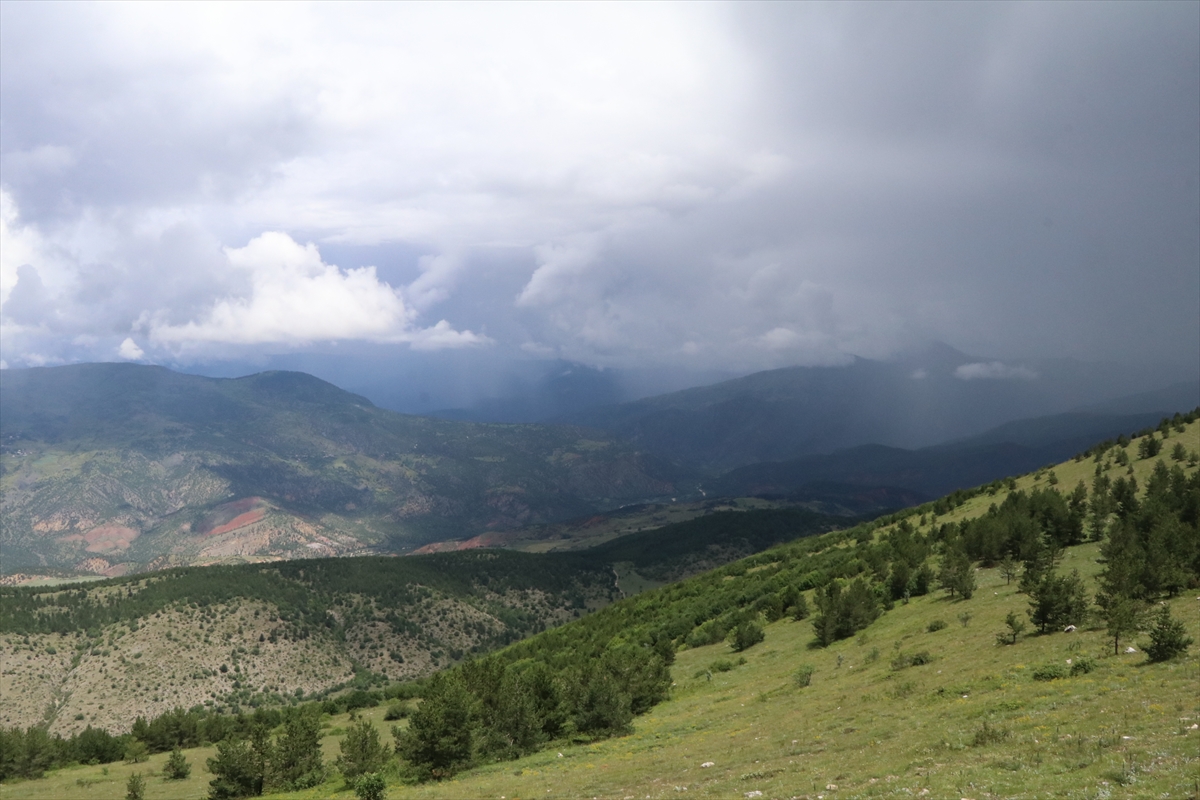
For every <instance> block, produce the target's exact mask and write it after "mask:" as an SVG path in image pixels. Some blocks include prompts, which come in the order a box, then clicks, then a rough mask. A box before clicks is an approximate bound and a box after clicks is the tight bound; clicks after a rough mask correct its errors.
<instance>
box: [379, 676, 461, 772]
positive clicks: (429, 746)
mask: <svg viewBox="0 0 1200 800" xmlns="http://www.w3.org/2000/svg"><path fill="white" fill-rule="evenodd" d="M473 703H474V700H473V698H472V697H471V694H470V693H469V692H468V691H467V690H466V687H464V686H463V684H462V680H461V678H459V677H458V676H457V675H456V674H453V673H449V674H447V673H441V672H439V673H435V674H434V676H433V677H432V678H431V679H430V681H429V684H428V686H427V687H426V690H425V696H424V698H423V699H422V701H421V705H419V706H417V710H416V711H414V712H413V714H412V716H411V717H409V720H408V728H407V730H403V731H401V730H400V728H399V727H396V728H393V729H392V730H393V733H394V734H395V735H396V752H398V753H400V754H401V756H403V757H404V759H405V760H407V761H408V762H409V763H410V764H412V765H413V767H415V768H416V769H417V771H418V773H419V774H421V775H422V776H425V777H432V778H439V779H440V778H446V777H449V776H451V775H453V774H454V773H455V772H456V771H458V770H459V769H462V768H463V767H465V766H467V765H468V764H470V763H471V761H472V759H473V758H474V754H475V727H474V724H473V719H472V717H473V714H472V705H473Z"/></svg>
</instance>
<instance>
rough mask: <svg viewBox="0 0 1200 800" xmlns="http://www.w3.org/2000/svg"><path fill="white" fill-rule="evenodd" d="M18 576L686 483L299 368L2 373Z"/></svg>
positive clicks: (368, 547) (442, 525)
mask: <svg viewBox="0 0 1200 800" xmlns="http://www.w3.org/2000/svg"><path fill="white" fill-rule="evenodd" d="M0 446H2V448H0V492H2V501H0V531H2V533H0V537H2V538H0V547H2V548H3V554H4V558H3V563H2V565H0V569H2V570H3V572H5V573H13V572H29V571H40V572H46V571H53V570H60V571H65V572H68V573H69V572H76V573H78V572H92V573H97V574H102V575H108V576H112V575H120V574H124V573H126V572H131V571H138V570H141V569H145V568H163V567H169V566H175V565H185V564H207V563H222V562H231V561H233V562H236V561H240V560H251V561H253V560H278V559H281V558H303V557H311V556H314V555H319V556H330V555H346V554H352V553H365V552H379V551H398V552H404V551H408V550H411V549H413V548H416V547H419V546H420V545H422V544H425V543H426V542H429V541H433V540H438V539H444V538H450V537H460V536H473V535H477V534H479V533H484V532H487V531H503V530H509V529H513V528H518V527H522V526H525V525H528V524H532V523H539V522H541V523H548V522H553V521H556V520H562V519H568V518H573V517H578V516H580V515H584V514H589V513H593V512H596V511H602V510H606V509H609V508H614V507H616V506H618V505H621V504H624V503H630V502H642V501H646V500H652V499H655V498H660V497H664V496H667V497H669V496H670V495H671V494H674V493H675V492H676V491H678V489H679V488H686V487H681V486H680V484H679V482H680V480H681V479H682V478H684V477H685V476H686V473H684V472H681V471H680V470H678V469H676V468H674V467H671V466H670V465H668V464H666V463H665V462H663V461H662V460H661V459H658V458H654V457H649V456H647V455H645V454H644V453H641V452H639V451H637V450H635V449H633V448H632V447H630V446H628V445H626V444H624V443H622V442H620V441H618V440H616V439H614V438H612V437H610V436H607V435H605V434H600V433H598V432H596V431H584V430H581V429H578V428H571V427H566V426H545V425H480V424H470V423H459V422H451V421H446V420H437V419H431V418H425V417H414V416H406V415H403V414H397V413H394V412H390V411H384V410H381V409H378V408H376V407H374V406H373V405H371V403H370V402H369V401H367V400H366V399H364V398H362V397H359V396H357V395H353V394H350V393H348V392H344V391H342V390H340V389H338V388H337V387H335V386H333V385H331V384H328V383H325V382H323V381H320V380H318V379H316V378H313V377H311V376H308V375H304V374H301V373H286V372H273V373H261V374H258V375H251V376H249V377H246V378H239V379H211V378H201V377H197V376H192V375H181V374H178V373H173V372H171V371H169V370H166V369H163V368H160V367H149V366H139V365H132V364H79V365H73V366H66V367H54V368H44V369H27V370H11V369H10V370H5V371H4V373H3V380H2V381H0Z"/></svg>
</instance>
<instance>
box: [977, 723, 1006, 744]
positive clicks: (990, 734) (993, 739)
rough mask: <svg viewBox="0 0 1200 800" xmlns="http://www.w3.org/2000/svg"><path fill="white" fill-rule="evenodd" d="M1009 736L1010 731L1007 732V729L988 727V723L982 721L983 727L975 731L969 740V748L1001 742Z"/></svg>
mask: <svg viewBox="0 0 1200 800" xmlns="http://www.w3.org/2000/svg"><path fill="white" fill-rule="evenodd" d="M1011 735H1012V733H1011V731H1009V730H1008V729H1007V728H1001V727H998V726H993V725H989V724H988V721H987V720H986V719H985V720H984V721H983V726H982V727H981V728H980V729H979V730H977V731H975V736H973V737H972V738H971V746H972V747H984V746H986V745H989V744H996V743H998V742H1003V741H1004V740H1005V739H1007V738H1008V737H1009V736H1011Z"/></svg>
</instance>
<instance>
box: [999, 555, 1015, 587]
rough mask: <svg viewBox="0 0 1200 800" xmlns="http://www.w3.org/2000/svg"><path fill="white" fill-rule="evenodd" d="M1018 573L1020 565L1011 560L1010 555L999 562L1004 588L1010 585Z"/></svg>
mask: <svg viewBox="0 0 1200 800" xmlns="http://www.w3.org/2000/svg"><path fill="white" fill-rule="evenodd" d="M1019 572H1020V565H1018V564H1017V562H1016V561H1015V560H1014V559H1013V557H1012V556H1011V555H1006V556H1004V560H1003V561H1001V562H1000V575H1001V577H1003V578H1004V584H1005V585H1006V586H1008V585H1011V584H1012V580H1013V578H1015V577H1017V574H1018V573H1019Z"/></svg>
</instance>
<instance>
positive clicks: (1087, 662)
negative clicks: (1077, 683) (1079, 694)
mask: <svg viewBox="0 0 1200 800" xmlns="http://www.w3.org/2000/svg"><path fill="white" fill-rule="evenodd" d="M1095 668H1096V659H1094V658H1088V657H1087V656H1080V657H1079V658H1077V659H1075V660H1074V661H1072V662H1071V677H1072V678H1074V677H1075V676H1077V675H1087V674H1088V673H1089V672H1091V671H1092V670H1094V669H1095Z"/></svg>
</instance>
